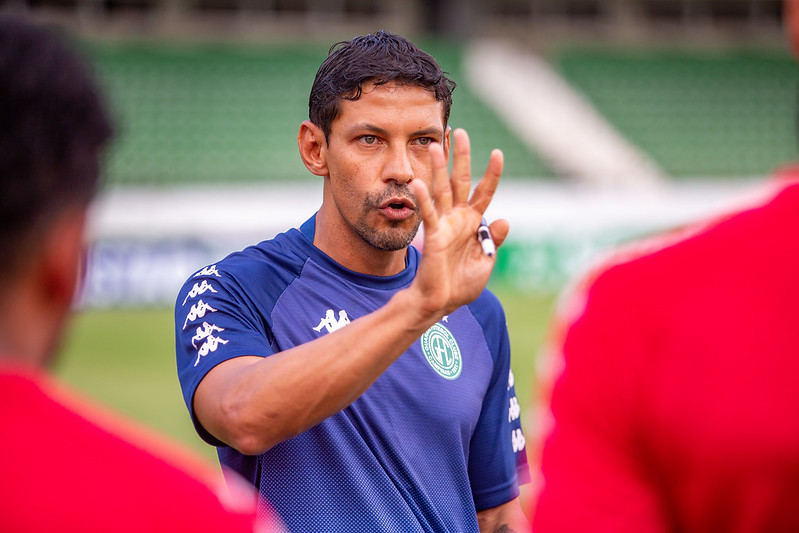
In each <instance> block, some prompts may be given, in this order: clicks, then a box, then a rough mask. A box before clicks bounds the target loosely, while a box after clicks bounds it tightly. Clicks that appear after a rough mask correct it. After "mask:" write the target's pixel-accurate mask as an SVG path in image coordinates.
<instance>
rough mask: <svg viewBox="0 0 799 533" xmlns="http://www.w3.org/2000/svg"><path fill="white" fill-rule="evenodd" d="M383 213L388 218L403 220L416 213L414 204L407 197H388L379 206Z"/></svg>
mask: <svg viewBox="0 0 799 533" xmlns="http://www.w3.org/2000/svg"><path fill="white" fill-rule="evenodd" d="M379 209H380V211H381V212H382V213H383V215H384V216H385V217H386V218H388V219H390V220H405V219H406V218H409V217H410V216H412V215H413V214H414V213H416V204H415V203H414V202H413V201H412V200H411V199H409V198H399V197H395V198H390V199H388V200H386V201H385V202H383V203H381V204H380V206H379Z"/></svg>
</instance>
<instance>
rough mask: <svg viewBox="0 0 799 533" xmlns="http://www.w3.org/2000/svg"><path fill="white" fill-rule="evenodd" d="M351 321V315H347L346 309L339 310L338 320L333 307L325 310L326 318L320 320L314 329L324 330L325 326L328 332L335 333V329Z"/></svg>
mask: <svg viewBox="0 0 799 533" xmlns="http://www.w3.org/2000/svg"><path fill="white" fill-rule="evenodd" d="M349 323H350V317H348V316H347V312H346V311H345V310H343V309H342V310H341V311H339V312H338V320H337V319H336V313H335V311H333V310H332V309H328V310H327V311H326V312H325V316H324V318H322V319H321V320H320V321H319V324H318V325H317V326H316V327H314V328H313V330H314V331H322V328H325V329H326V330H327V332H328V333H333V332H334V331H336V330H338V329H341V328H343V327H344V326H346V325H347V324H349Z"/></svg>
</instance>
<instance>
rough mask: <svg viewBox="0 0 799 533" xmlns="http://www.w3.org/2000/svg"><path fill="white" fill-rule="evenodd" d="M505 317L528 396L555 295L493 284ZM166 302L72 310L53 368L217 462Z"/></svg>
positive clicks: (526, 397)
mask: <svg viewBox="0 0 799 533" xmlns="http://www.w3.org/2000/svg"><path fill="white" fill-rule="evenodd" d="M495 292H496V294H497V295H498V296H499V297H500V299H501V300H502V302H503V304H504V306H505V310H506V313H507V318H508V328H509V331H510V336H511V345H512V347H513V358H514V360H513V370H514V374H515V376H516V390H517V394H518V396H519V401H520V402H521V404H522V405H523V406H526V405H528V402H529V401H530V396H531V393H532V391H531V382H532V378H533V371H534V358H535V356H536V354H537V352H538V350H539V347H540V346H541V342H542V340H543V338H544V335H545V333H546V330H547V325H548V322H549V317H550V313H551V308H552V305H553V302H554V296H553V295H550V294H547V295H539V294H534V293H522V292H519V291H518V290H513V289H505V288H495ZM174 354H175V352H174V334H173V332H172V311H171V309H117V310H102V311H99V310H98V311H84V312H82V313H79V314H78V315H76V316H75V318H74V320H73V323H72V327H71V330H70V334H69V335H68V336H67V338H66V339H65V341H64V349H63V351H62V353H61V358H60V360H59V362H58V364H57V367H56V372H57V373H58V374H59V375H60V376H62V377H63V378H64V379H65V380H66V381H67V382H68V383H70V384H71V385H72V386H73V387H75V388H77V389H78V390H80V391H82V392H83V393H84V394H86V395H88V396H89V397H91V398H94V399H95V400H98V401H100V402H102V403H103V404H105V405H107V406H110V407H111V408H114V409H116V410H117V411H120V412H122V413H125V414H126V415H128V416H130V417H132V418H133V419H135V420H138V421H139V422H142V423H143V424H145V425H146V426H149V427H150V428H153V429H155V430H157V431H159V432H161V433H163V434H165V435H167V436H169V437H171V438H173V439H174V440H177V441H180V442H182V443H184V444H186V445H187V446H189V447H190V448H193V449H194V450H196V451H197V452H199V453H200V454H201V455H203V456H205V457H207V458H209V459H213V460H214V461H215V458H216V454H215V451H214V449H213V448H212V447H210V446H208V445H206V444H205V443H203V442H202V441H201V440H200V439H199V437H197V436H196V434H195V433H194V429H193V427H192V425H191V422H190V421H189V417H188V414H187V411H186V408H185V407H184V405H183V400H182V397H181V393H180V387H179V385H178V379H177V374H176V370H175V355H174Z"/></svg>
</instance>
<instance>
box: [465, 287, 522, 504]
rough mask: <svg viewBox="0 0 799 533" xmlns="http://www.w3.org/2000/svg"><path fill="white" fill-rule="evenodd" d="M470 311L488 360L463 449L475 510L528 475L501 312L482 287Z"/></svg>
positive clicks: (513, 493)
mask: <svg viewBox="0 0 799 533" xmlns="http://www.w3.org/2000/svg"><path fill="white" fill-rule="evenodd" d="M470 309H471V310H472V313H473V314H474V315H475V317H476V318H477V321H478V322H479V323H480V324H481V326H482V327H483V334H484V338H485V341H486V343H487V345H488V348H489V352H490V353H491V357H492V359H493V364H494V369H493V373H492V375H491V380H490V382H489V385H488V389H487V391H486V395H485V398H484V399H483V406H482V410H481V413H480V418H479V419H478V422H477V426H476V428H475V431H474V434H473V436H472V439H471V443H470V450H469V479H470V481H471V485H472V494H473V496H474V501H475V507H476V509H477V510H478V511H481V510H484V509H490V508H492V507H496V506H498V505H502V504H504V503H507V502H509V501H511V500H512V499H514V498H516V497H517V496H518V495H519V484H523V483H527V482H528V481H529V478H530V476H529V468H528V465H527V454H526V448H525V439H524V433H523V431H522V427H521V418H522V417H521V408H520V407H519V402H518V400H517V399H516V390H515V386H514V379H513V373H512V371H511V366H510V340H509V338H508V329H507V325H506V322H505V313H504V311H503V310H502V306H501V304H500V303H499V300H497V299H496V297H495V296H494V295H493V294H491V293H490V292H488V291H485V292H484V293H483V295H482V296H481V297H480V298H479V299H478V300H477V301H476V302H475V303H474V304H473V305H472V306H470Z"/></svg>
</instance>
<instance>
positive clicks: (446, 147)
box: [444, 126, 452, 161]
mask: <svg viewBox="0 0 799 533" xmlns="http://www.w3.org/2000/svg"><path fill="white" fill-rule="evenodd" d="M451 131H452V128H451V127H449V126H447V129H446V130H444V159H446V160H447V161H449V133H450V132H451Z"/></svg>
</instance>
